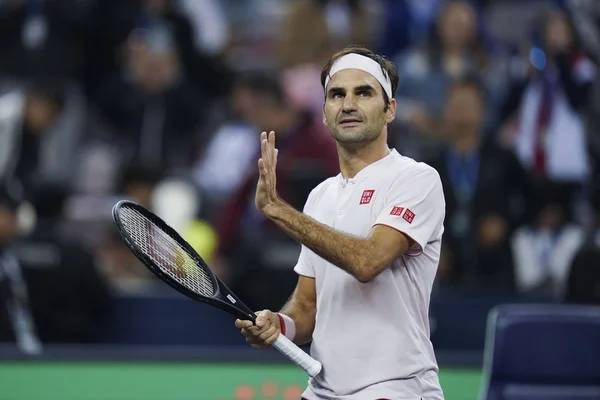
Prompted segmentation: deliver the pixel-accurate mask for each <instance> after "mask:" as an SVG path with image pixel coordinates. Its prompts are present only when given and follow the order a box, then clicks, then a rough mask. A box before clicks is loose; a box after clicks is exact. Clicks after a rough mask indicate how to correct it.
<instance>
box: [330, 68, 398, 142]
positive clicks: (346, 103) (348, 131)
mask: <svg viewBox="0 0 600 400" xmlns="http://www.w3.org/2000/svg"><path fill="white" fill-rule="evenodd" d="M326 89H327V93H326V97H325V105H324V106H323V123H324V124H325V125H327V127H328V128H329V131H330V132H331V135H332V136H333V138H334V139H335V140H336V141H337V142H338V143H339V144H341V145H344V144H346V145H352V144H360V143H369V142H373V141H375V140H376V139H377V138H378V137H379V135H381V132H382V130H383V127H384V126H385V125H386V124H387V123H389V122H391V121H392V120H393V119H394V115H395V112H396V101H395V100H394V99H391V100H390V105H389V107H388V109H387V111H384V109H385V101H384V99H383V89H382V87H381V85H380V84H379V82H378V81H377V79H375V78H374V77H373V76H372V75H371V74H369V73H367V72H364V71H362V70H358V69H346V70H342V71H339V72H338V73H336V74H335V75H334V76H333V77H332V78H331V80H330V81H329V84H328V85H327V88H326Z"/></svg>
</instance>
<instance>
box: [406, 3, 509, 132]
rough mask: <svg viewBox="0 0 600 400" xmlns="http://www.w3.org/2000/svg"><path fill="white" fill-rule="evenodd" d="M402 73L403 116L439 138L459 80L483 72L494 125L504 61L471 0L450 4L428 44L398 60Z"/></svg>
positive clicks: (488, 112) (488, 111)
mask: <svg viewBox="0 0 600 400" xmlns="http://www.w3.org/2000/svg"><path fill="white" fill-rule="evenodd" d="M396 63H397V64H398V69H399V72H400V76H401V77H403V79H400V84H399V86H398V93H397V96H396V98H397V100H398V109H399V111H400V112H399V113H398V116H399V119H400V120H402V121H405V122H406V123H408V124H409V125H410V126H412V127H413V128H414V129H416V130H417V131H418V132H420V133H422V134H425V135H427V136H434V137H436V136H439V134H440V132H441V131H443V129H442V128H441V127H440V126H439V122H440V118H441V116H442V113H443V106H444V99H445V95H446V92H447V89H448V85H449V84H450V82H451V81H452V80H453V79H455V78H460V77H464V76H466V75H472V74H477V75H480V76H481V80H482V81H483V82H484V85H485V88H486V90H487V91H488V93H487V95H486V96H487V97H488V102H487V106H488V107H487V108H486V109H485V110H484V112H485V115H486V119H485V122H486V128H491V127H493V126H494V125H493V123H494V119H495V116H494V114H495V111H496V107H497V105H498V102H499V99H500V98H501V96H502V74H501V73H500V68H499V65H500V64H499V63H498V61H497V60H495V59H494V58H493V56H492V54H491V53H490V52H489V51H488V49H487V48H486V44H485V43H484V41H483V38H482V35H481V33H480V28H479V21H478V20H477V14H476V12H475V10H474V9H473V7H472V6H471V5H470V4H469V2H467V1H461V0H453V1H449V2H446V3H445V4H444V7H442V8H441V9H440V12H439V14H438V16H437V20H436V23H435V26H434V29H433V31H432V34H431V36H430V37H429V39H428V41H427V42H426V44H425V45H424V46H421V47H418V48H416V49H414V50H409V51H408V52H406V53H405V54H402V55H401V56H399V57H398V58H397V59H396Z"/></svg>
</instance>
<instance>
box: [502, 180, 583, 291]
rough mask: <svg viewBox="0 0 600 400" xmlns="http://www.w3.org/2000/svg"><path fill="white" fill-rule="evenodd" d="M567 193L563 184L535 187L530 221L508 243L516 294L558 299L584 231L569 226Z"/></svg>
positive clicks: (577, 227) (569, 205) (581, 241)
mask: <svg viewBox="0 0 600 400" xmlns="http://www.w3.org/2000/svg"><path fill="white" fill-rule="evenodd" d="M570 193H571V190H570V188H569V187H568V186H567V185H565V184H559V183H555V182H549V181H548V182H539V183H538V184H537V185H536V188H535V198H536V207H535V215H534V216H533V217H534V219H533V221H532V222H531V223H530V224H528V225H526V226H523V227H521V228H519V229H518V230H517V231H516V232H515V235H514V237H513V239H512V248H513V252H514V259H515V270H516V278H517V279H516V281H517V287H518V289H519V291H521V292H529V293H531V294H536V295H541V296H545V297H548V298H552V299H559V298H562V296H563V294H564V291H565V285H566V280H567V276H568V271H569V266H570V265H571V261H572V260H573V257H574V255H575V252H576V251H577V249H579V247H580V246H581V245H582V243H583V241H584V236H585V231H584V229H583V228H582V227H581V226H578V225H576V224H574V223H573V213H572V201H571V197H570Z"/></svg>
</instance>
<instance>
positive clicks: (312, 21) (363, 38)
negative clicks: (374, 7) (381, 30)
mask: <svg viewBox="0 0 600 400" xmlns="http://www.w3.org/2000/svg"><path fill="white" fill-rule="evenodd" d="M287 7H288V9H287V12H286V15H285V17H284V18H283V21H282V22H281V28H280V29H281V30H280V32H279V34H278V35H277V38H278V41H279V42H278V47H277V48H278V50H277V51H278V60H279V65H280V66H281V67H283V68H289V67H294V66H298V65H304V64H315V63H316V64H318V65H323V64H324V63H325V62H326V61H327V59H328V58H329V57H330V56H331V54H332V53H334V52H336V51H338V50H341V49H342V48H343V47H345V46H347V45H349V44H356V45H361V46H367V47H370V46H372V45H373V44H374V39H375V21H374V20H373V19H372V15H370V14H369V12H368V8H367V5H366V2H364V1H361V0H307V1H290V2H288V3H287Z"/></svg>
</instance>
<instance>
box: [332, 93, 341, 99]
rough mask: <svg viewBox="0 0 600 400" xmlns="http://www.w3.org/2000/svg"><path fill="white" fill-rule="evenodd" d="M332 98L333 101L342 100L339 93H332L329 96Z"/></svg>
mask: <svg viewBox="0 0 600 400" xmlns="http://www.w3.org/2000/svg"><path fill="white" fill-rule="evenodd" d="M331 97H332V98H334V99H341V98H342V94H341V93H334V94H332V95H331Z"/></svg>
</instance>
